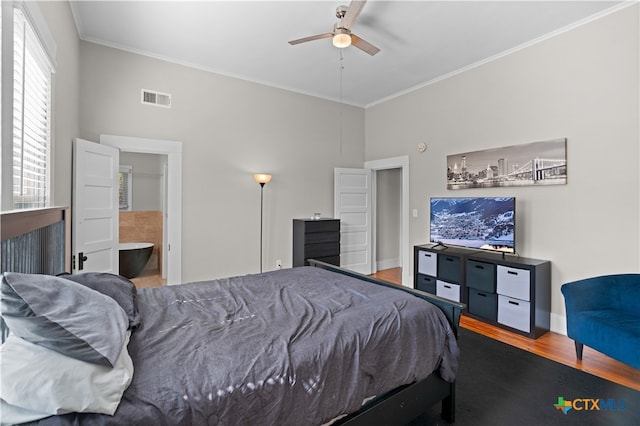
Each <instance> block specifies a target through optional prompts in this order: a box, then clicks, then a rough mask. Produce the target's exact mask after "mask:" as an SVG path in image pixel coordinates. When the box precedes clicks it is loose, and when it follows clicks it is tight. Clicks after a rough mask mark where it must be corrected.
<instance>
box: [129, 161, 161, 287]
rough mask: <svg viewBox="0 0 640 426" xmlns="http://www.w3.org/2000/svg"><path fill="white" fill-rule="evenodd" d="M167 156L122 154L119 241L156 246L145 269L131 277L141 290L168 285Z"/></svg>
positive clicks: (153, 247)
mask: <svg viewBox="0 0 640 426" xmlns="http://www.w3.org/2000/svg"><path fill="white" fill-rule="evenodd" d="M166 164H167V155H166V154H148V153H138V152H120V164H119V166H120V173H123V174H124V176H123V177H125V176H126V178H123V179H121V183H120V185H121V186H122V194H123V196H122V197H121V200H120V211H119V242H120V243H121V244H130V245H131V244H139V245H140V244H144V245H148V244H151V245H152V249H151V254H150V256H149V260H148V261H147V262H146V265H145V266H144V269H143V270H142V271H141V272H140V273H139V274H137V275H136V276H134V277H133V278H131V281H132V282H133V283H134V284H135V285H136V287H138V288H143V287H159V286H162V285H166V280H167V274H166V269H167V268H166V267H165V263H166V262H165V259H166V257H167V250H166V248H167V247H166V244H164V241H165V239H166V237H165V235H166V232H165V229H166V220H165V218H166V216H167V215H166V202H165V199H166V192H167V191H166V168H167V167H166Z"/></svg>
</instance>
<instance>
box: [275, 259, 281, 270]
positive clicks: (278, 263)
mask: <svg viewBox="0 0 640 426" xmlns="http://www.w3.org/2000/svg"><path fill="white" fill-rule="evenodd" d="M280 268H282V260H276V269H280Z"/></svg>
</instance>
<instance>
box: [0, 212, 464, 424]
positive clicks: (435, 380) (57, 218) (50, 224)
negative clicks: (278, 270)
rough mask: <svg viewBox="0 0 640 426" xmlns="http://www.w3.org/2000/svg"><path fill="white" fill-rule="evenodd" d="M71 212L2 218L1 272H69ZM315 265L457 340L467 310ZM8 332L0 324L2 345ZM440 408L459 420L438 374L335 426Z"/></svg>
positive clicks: (402, 419) (388, 420)
mask: <svg viewBox="0 0 640 426" xmlns="http://www.w3.org/2000/svg"><path fill="white" fill-rule="evenodd" d="M69 213H70V212H69V208H65V207H56V208H51V209H42V210H27V211H18V212H9V213H2V215H1V222H0V229H1V230H2V253H1V260H2V264H1V268H2V272H5V271H12V272H24V273H43V274H52V275H55V274H58V273H60V272H69V271H70V266H71V265H70V258H71V250H70V235H71V224H70V222H71V221H70V214H69ZM309 263H310V264H311V266H314V267H317V268H323V269H327V270H329V271H333V272H337V273H340V274H343V275H347V276H350V277H354V278H358V279H360V280H363V281H367V282H371V283H374V284H377V285H381V286H384V287H390V288H394V289H397V290H398V291H405V292H408V293H411V294H413V295H415V296H416V297H419V298H421V299H424V300H426V301H428V302H429V303H432V304H434V305H436V306H437V307H438V308H439V309H440V310H442V312H443V313H444V314H445V316H446V317H447V320H448V321H449V323H450V324H451V327H452V329H453V331H454V333H455V335H456V336H458V324H459V320H460V313H461V312H462V310H463V309H464V307H465V305H464V304H461V303H456V302H452V301H449V300H447V299H443V298H440V297H437V296H434V295H432V294H429V293H425V292H422V291H419V290H414V289H409V288H406V287H401V286H398V285H394V284H390V283H388V282H385V281H381V280H378V279H376V278H373V277H370V276H367V275H362V274H359V273H356V272H353V271H348V270H346V269H342V268H339V267H337V266H334V265H330V264H328V263H324V262H320V261H317V260H310V261H309ZM7 332H8V330H7V329H6V327H5V326H4V323H3V322H2V321H1V320H0V337H2V341H4V338H5V337H6V333H7ZM440 402H441V403H442V417H443V418H444V419H445V420H446V421H448V422H449V423H453V422H454V420H455V383H448V382H445V381H444V380H442V379H441V378H440V376H439V375H438V374H437V373H433V374H431V375H430V376H428V377H427V378H426V379H424V380H422V381H420V382H416V383H412V384H409V385H404V386H401V387H399V388H396V389H394V390H392V391H390V392H387V393H385V394H383V395H380V396H378V397H376V398H374V399H373V400H371V401H369V402H367V403H366V404H365V405H364V406H363V407H362V408H361V409H360V410H358V411H356V412H355V413H352V414H349V415H347V416H345V417H342V418H340V419H339V420H337V421H336V422H334V423H333V425H349V426H365V425H366V426H371V425H389V424H406V423H409V422H410V421H411V420H413V419H415V418H418V417H419V416H421V415H423V414H425V413H426V412H427V411H428V410H429V409H430V408H431V407H433V406H434V405H436V404H437V403H440Z"/></svg>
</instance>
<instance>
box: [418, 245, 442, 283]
mask: <svg viewBox="0 0 640 426" xmlns="http://www.w3.org/2000/svg"><path fill="white" fill-rule="evenodd" d="M437 270H438V254H437V253H432V252H430V251H425V250H419V251H418V273H419V274H424V275H431V276H432V277H435V276H436V273H437Z"/></svg>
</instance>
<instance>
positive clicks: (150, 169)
mask: <svg viewBox="0 0 640 426" xmlns="http://www.w3.org/2000/svg"><path fill="white" fill-rule="evenodd" d="M166 163H167V156H166V155H159V154H141V153H137V152H121V153H120V165H121V166H124V165H126V166H132V167H133V176H132V179H131V181H132V187H131V189H132V192H131V209H132V210H157V211H162V198H163V192H164V191H163V189H162V171H163V165H164V164H166Z"/></svg>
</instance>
